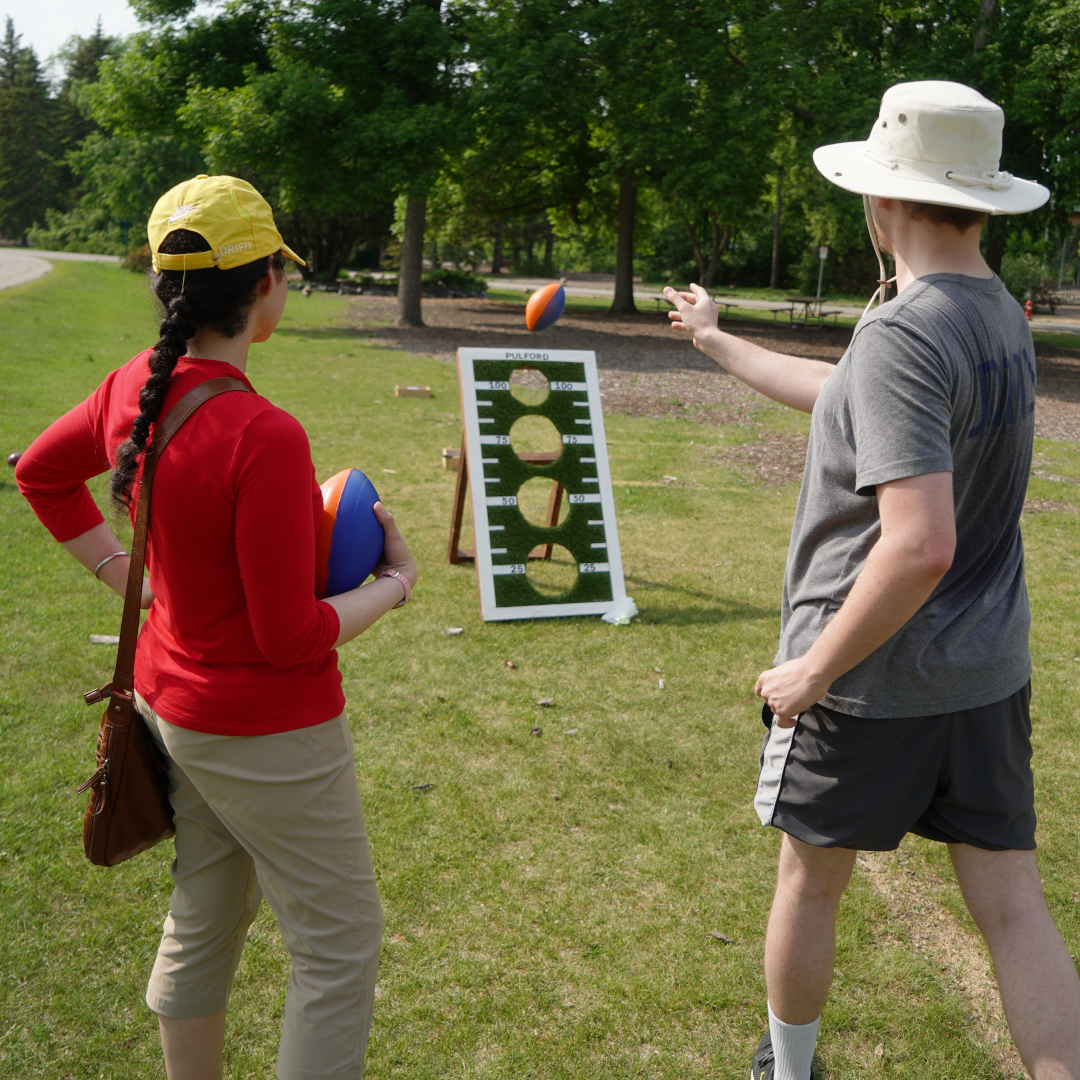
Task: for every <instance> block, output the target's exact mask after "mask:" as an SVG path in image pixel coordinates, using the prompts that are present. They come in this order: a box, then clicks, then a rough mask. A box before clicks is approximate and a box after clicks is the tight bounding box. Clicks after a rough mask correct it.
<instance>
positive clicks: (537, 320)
mask: <svg viewBox="0 0 1080 1080" xmlns="http://www.w3.org/2000/svg"><path fill="white" fill-rule="evenodd" d="M565 307H566V293H565V292H564V291H563V287H562V286H561V285H560V284H558V282H555V283H553V284H551V285H545V286H544V287H543V288H542V289H537V290H536V292H534V293H533V294H532V296H530V297H529V302H528V303H527V304H526V305H525V325H526V326H527V327H528V328H529V329H530V330H546V329H547V328H548V327H549V326H551V325H552V324H553V323H556V322H558V321H559V317H560V316H561V315H562V313H563V309H564V308H565Z"/></svg>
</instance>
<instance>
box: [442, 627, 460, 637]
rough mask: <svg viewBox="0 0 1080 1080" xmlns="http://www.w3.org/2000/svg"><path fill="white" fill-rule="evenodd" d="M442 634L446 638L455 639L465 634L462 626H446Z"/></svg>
mask: <svg viewBox="0 0 1080 1080" xmlns="http://www.w3.org/2000/svg"><path fill="white" fill-rule="evenodd" d="M443 633H444V634H445V635H446V636H447V637H457V636H458V634H464V633H465V627H464V626H448V627H447V628H446V629H445V630H444V631H443Z"/></svg>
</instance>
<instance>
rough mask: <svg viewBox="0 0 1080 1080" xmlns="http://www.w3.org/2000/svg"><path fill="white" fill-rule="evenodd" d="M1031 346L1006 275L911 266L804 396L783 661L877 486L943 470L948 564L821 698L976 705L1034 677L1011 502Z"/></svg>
mask: <svg viewBox="0 0 1080 1080" xmlns="http://www.w3.org/2000/svg"><path fill="white" fill-rule="evenodd" d="M1034 412H1035V351H1034V346H1033V344H1032V340H1031V331H1030V330H1029V329H1028V325H1027V320H1026V319H1025V318H1024V314H1023V311H1022V310H1021V309H1020V306H1019V305H1018V304H1017V303H1016V301H1015V300H1014V299H1013V298H1012V297H1011V296H1010V295H1009V294H1008V292H1007V291H1006V289H1005V287H1004V286H1003V285H1002V283H1001V281H1000V279H998V278H997V277H994V278H987V279H983V278H972V277H966V276H963V275H960V274H932V275H930V276H928V277H925V278H920V279H919V280H918V281H916V282H915V283H914V284H912V285H910V286H909V287H908V288H906V289H905V290H904V292H903V293H902V294H901V295H900V296H898V297H896V299H894V300H892V301H890V302H889V303H887V304H885V305H883V306H882V307H880V308H877V309H875V311H874V312H872V313H871V314H870V315H868V316H867V317H866V318H865V319H863V320H862V321H861V322H860V323H859V325H858V326H857V327H856V329H855V333H854V335H853V337H852V341H851V345H850V347H849V348H848V351H847V352H846V353H845V354H844V356H843V357H842V359H841V360H840V362H839V364H837V366H836V370H835V371H834V372H833V374H832V375H830V376H829V379H828V380H827V382H826V383H825V386H824V388H823V389H822V391H821V395H820V397H819V398H818V400H817V403H816V405H815V407H814V413H813V419H812V421H811V426H810V442H809V446H808V449H807V455H806V469H805V472H804V474H803V485H802V493H801V495H800V497H799V505H798V509H797V511H796V514H795V523H794V527H793V529H792V535H791V546H790V549H789V552H788V563H787V572H786V575H785V580H784V597H783V609H782V622H781V626H782V629H781V636H780V648H779V652H778V654H777V658H776V661H777V663H782V662H783V661H785V660H790V659H793V658H795V657H798V656H802V655H803V654H804V653H805V652H806V651H807V649H809V648H810V646H811V645H812V644H813V643H814V641H815V640H816V639H817V637H818V635H819V634H820V633H821V631H822V629H823V628H824V627H825V625H826V624H827V623H828V621H829V620H830V619H831V618H832V616H833V615H834V614H835V612H836V610H837V609H838V608H839V607H840V605H841V604H842V603H843V601H844V598H845V597H846V596H847V594H848V591H849V590H850V589H851V586H852V584H853V583H854V581H855V578H856V577H857V576H858V574H859V572H860V571H861V570H862V568H863V564H864V563H865V561H866V556H867V553H868V552H869V550H870V548H871V547H872V546H873V545H874V543H875V542H876V540H877V538H878V535H879V530H880V522H879V519H878V508H877V497H876V494H875V485H876V484H881V483H885V482H886V481H889V480H899V479H902V478H903V477H907V476H920V475H922V474H924V473H931V472H943V471H951V472H952V474H953V499H954V506H955V511H956V555H955V557H954V559H953V563H952V567H951V568H950V570H949V571H948V573H946V575H945V576H944V577H943V578H942V580H941V581H940V582H939V583H938V586H937V588H936V589H935V590H934V592H933V593H932V594H931V596H930V599H929V600H928V601H927V602H926V604H924V605H923V607H922V608H921V609H920V610H919V612H918V613H917V614H916V615H915V616H914V617H913V618H912V619H911V620H910V621H909V622H908V623H907V624H906V625H905V626H904V627H903V628H901V629H900V630H899V631H898V632H897V633H896V634H894V635H893V637H892V638H890V639H889V640H888V641H887V642H886V643H885V644H884V645H882V646H881V648H879V649H877V650H876V651H875V652H873V653H872V654H871V655H870V656H868V657H867V658H866V659H865V660H863V661H862V663H860V664H858V665H857V666H856V667H854V668H852V670H851V671H849V672H847V673H846V674H844V675H842V676H841V677H840V678H838V679H837V680H836V681H835V682H834V683H833V684H832V686H831V687H830V689H829V692H828V693H827V694H826V695H825V697H823V698H822V699H821V700H822V704H823V705H825V706H827V707H829V708H832V709H836V710H838V711H840V712H844V713H850V714H853V715H855V716H867V717H902V716H929V715H935V714H937V713H944V712H953V711H957V710H961V709H969V708H978V707H979V706H982V705H988V704H991V703H993V702H995V701H1000V700H1002V699H1004V698H1006V697H1008V696H1009V695H1010V694H1013V693H1015V692H1016V691H1017V690H1019V689H1020V687H1022V686H1023V685H1024V684H1025V682H1026V681H1027V680H1028V678H1029V676H1030V673H1031V659H1030V655H1029V652H1028V629H1029V625H1030V613H1029V610H1028V599H1027V589H1026V587H1025V584H1024V550H1023V544H1022V541H1021V538H1020V513H1021V510H1022V509H1023V505H1024V495H1025V492H1026V490H1027V482H1028V473H1029V471H1030V468H1031V450H1032V439H1033V434H1034V428H1035V419H1034Z"/></svg>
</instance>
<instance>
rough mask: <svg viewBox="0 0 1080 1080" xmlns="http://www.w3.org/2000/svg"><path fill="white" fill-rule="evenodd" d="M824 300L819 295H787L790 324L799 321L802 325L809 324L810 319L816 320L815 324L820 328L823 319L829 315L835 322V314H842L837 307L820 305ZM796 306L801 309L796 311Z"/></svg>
mask: <svg viewBox="0 0 1080 1080" xmlns="http://www.w3.org/2000/svg"><path fill="white" fill-rule="evenodd" d="M823 303H824V301H823V300H822V298H821V297H820V296H789V297H788V304H789V310H790V312H791V314H790V316H789V321H790V323H791V325H792V326H795V325H796V323H799V324H800V325H802V326H806V325H808V324H809V322H810V320H811V319H816V320H817V325H818V327H819V328H820V327H821V326H823V325H824V324H825V320H826V319H827V318H828V317H829V316H830V315H831V316H832V320H833V322H834V323H835V322H836V316H837V315H841V314H843V312H841V310H840V309H839V308H829V309H826V308H824V307H822V304H823ZM797 308H802V310H801V311H800V312H798V313H796V309H797Z"/></svg>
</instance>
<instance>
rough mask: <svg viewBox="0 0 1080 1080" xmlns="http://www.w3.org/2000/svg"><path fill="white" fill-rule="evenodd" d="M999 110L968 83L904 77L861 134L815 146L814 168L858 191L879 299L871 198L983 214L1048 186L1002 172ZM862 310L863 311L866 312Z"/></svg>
mask: <svg viewBox="0 0 1080 1080" xmlns="http://www.w3.org/2000/svg"><path fill="white" fill-rule="evenodd" d="M1004 126H1005V113H1004V112H1003V111H1002V109H1001V106H1000V105H995V104H994V103H993V102H992V101H990V100H989V99H988V98H984V97H983V96H982V94H980V93H979V92H978V91H977V90H972V89H971V87H970V86H964V85H963V84H962V83H954V82H929V81H928V82H909V83H897V84H896V86H890V87H889V89H888V90H886V91H885V93H884V95H883V96H882V98H881V112H880V113H879V115H878V118H877V121H876V122H875V124H874V127H873V129H872V130H871V132H870V137H869V138H868V139H867V140H866V142H848V143H832V144H831V145H830V146H819V147H818V148H817V149H816V150H815V151H814V164H815V165H816V166H817V167H818V170H819V171H820V173H821V175H822V176H824V177H825V179H826V180H829V181H831V182H832V183H834V184H836V185H837V186H838V187H842V188H844V189H845V190H847V191H854V192H856V193H857V194H859V195H862V197H863V211H864V212H865V214H866V227H867V228H868V229H869V230H870V240H871V241H872V243H873V245H874V254H875V255H877V260H878V269H879V271H880V273H881V277H879V278H878V290H877V292H875V293H874V296H872V297H871V298H870V303H869V304H867V305H866V311H869V310H870V306H871V305H872V304H873V302H874V299H875V298H876V299H877V301H878V303H879V304H883V303H885V296H886V290H887V289H888V287H889V285H890V284H891V283H892V282H893V281H894V280H895V279H894V278H888V279H886V277H885V262H884V260H883V259H882V257H881V247H880V244H879V243H878V236H877V229H876V227H875V225H874V218H873V215H872V214H871V213H870V199H871V198H872V197H876V198H881V199H906V200H908V201H910V202H921V203H934V204H935V205H937V206H955V207H959V208H960V209H962V210H977V211H981V212H982V213H985V214H1026V213H1027V212H1028V211H1029V210H1037V209H1038V208H1039V207H1040V206H1042V204H1043V203H1044V202H1046V200H1047V199H1049V198H1050V192H1049V190H1048V189H1047V188H1044V187H1043V186H1042V184H1036V183H1033V182H1032V181H1031V180H1021V179H1020V178H1019V177H1017V176H1013V175H1012V174H1011V173H1007V172H1003V171H1002V170H1001V168H1000V164H1001V129H1002V128H1003V127H1004ZM866 311H864V312H863V314H864V315H865V314H866Z"/></svg>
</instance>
